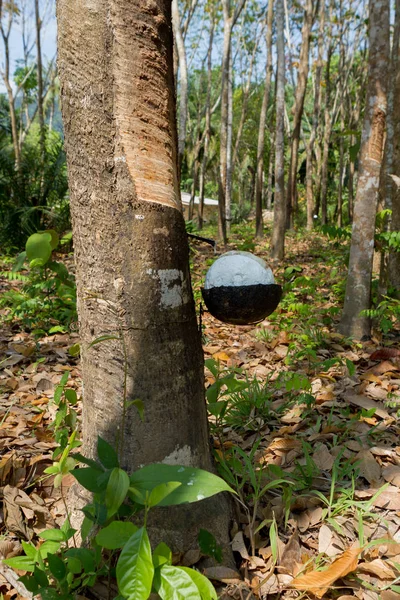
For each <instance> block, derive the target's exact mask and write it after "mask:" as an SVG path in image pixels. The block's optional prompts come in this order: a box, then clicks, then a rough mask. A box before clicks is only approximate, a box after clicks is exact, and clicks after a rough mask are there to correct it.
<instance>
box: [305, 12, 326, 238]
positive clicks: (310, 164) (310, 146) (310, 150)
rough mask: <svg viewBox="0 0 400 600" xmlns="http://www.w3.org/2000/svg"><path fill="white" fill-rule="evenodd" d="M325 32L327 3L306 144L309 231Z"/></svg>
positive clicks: (323, 17) (312, 201) (320, 26)
mask: <svg viewBox="0 0 400 600" xmlns="http://www.w3.org/2000/svg"><path fill="white" fill-rule="evenodd" d="M324 30H325V2H320V5H319V29H318V59H317V66H316V69H315V85H314V109H313V119H312V125H311V132H310V138H309V140H308V143H307V144H306V156H307V163H306V195H307V230H308V231H311V230H312V228H313V227H314V189H313V188H314V186H313V172H314V161H313V158H314V145H315V141H316V139H317V131H318V125H319V119H320V114H321V74H322V66H323V52H324Z"/></svg>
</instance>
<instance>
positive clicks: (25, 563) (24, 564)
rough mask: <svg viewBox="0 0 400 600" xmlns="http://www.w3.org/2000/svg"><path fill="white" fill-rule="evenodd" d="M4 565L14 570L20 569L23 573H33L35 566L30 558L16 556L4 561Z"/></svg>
mask: <svg viewBox="0 0 400 600" xmlns="http://www.w3.org/2000/svg"><path fill="white" fill-rule="evenodd" d="M3 564H5V565H7V566H9V567H11V568H12V569H20V570H21V571H33V570H34V568H35V564H34V563H33V562H32V559H31V558H30V557H29V556H14V557H13V558H6V559H5V560H3Z"/></svg>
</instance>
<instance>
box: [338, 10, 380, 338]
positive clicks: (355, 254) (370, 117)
mask: <svg viewBox="0 0 400 600" xmlns="http://www.w3.org/2000/svg"><path fill="white" fill-rule="evenodd" d="M389 12H390V11H389V0H370V3H369V41H370V44H369V59H368V64H369V76H368V89H367V102H366V110H365V115H364V123H363V132H362V140H361V154H360V165H359V177H358V185H357V195H356V201H355V205H354V220H353V231H352V239H351V249H350V262H349V272H348V276H347V284H346V294H345V302H344V308H343V314H342V318H341V322H340V331H341V333H343V334H344V335H350V336H353V337H355V338H357V339H363V338H366V337H368V336H369V335H370V332H371V323H370V319H369V318H368V317H362V316H360V312H361V311H363V310H366V309H368V308H369V307H370V295H371V275H372V260H373V252H374V233H375V217H376V208H377V203H378V191H379V175H380V168H381V164H382V157H383V149H384V138H385V122H386V111H387V87H388V66H389V61H390V33H389Z"/></svg>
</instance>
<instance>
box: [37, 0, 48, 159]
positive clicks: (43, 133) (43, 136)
mask: <svg viewBox="0 0 400 600" xmlns="http://www.w3.org/2000/svg"><path fill="white" fill-rule="evenodd" d="M35 24H36V61H37V82H38V97H37V107H38V119H39V144H40V153H41V155H42V161H43V164H44V161H45V157H46V130H45V122H44V109H43V99H44V94H43V66H42V44H41V32H42V20H41V18H40V12H39V0H35Z"/></svg>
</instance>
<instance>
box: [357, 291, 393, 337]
mask: <svg viewBox="0 0 400 600" xmlns="http://www.w3.org/2000/svg"><path fill="white" fill-rule="evenodd" d="M361 316H365V317H368V318H370V319H373V320H374V321H375V324H376V326H377V327H378V328H379V329H380V330H381V331H382V333H385V334H386V333H388V332H389V331H392V330H393V329H396V328H398V327H399V325H400V300H397V299H396V298H390V297H389V296H384V297H383V300H381V301H380V302H379V304H378V305H377V306H376V307H375V308H371V309H368V310H363V311H362V312H361Z"/></svg>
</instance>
